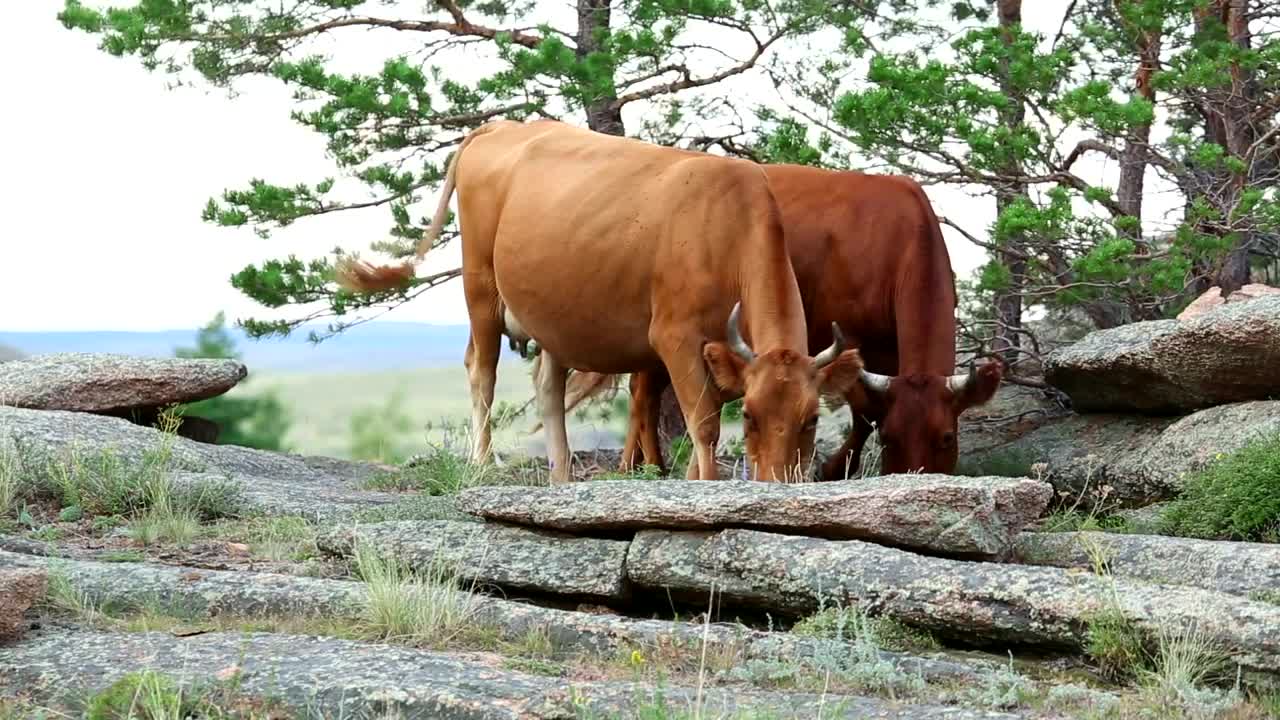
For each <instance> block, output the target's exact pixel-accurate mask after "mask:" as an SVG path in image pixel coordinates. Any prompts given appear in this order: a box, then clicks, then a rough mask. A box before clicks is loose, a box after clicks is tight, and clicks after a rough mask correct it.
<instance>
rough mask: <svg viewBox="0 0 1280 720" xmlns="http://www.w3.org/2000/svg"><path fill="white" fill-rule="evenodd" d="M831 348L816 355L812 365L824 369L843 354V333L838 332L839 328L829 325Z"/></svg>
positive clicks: (835, 325) (832, 324)
mask: <svg viewBox="0 0 1280 720" xmlns="http://www.w3.org/2000/svg"><path fill="white" fill-rule="evenodd" d="M831 338H832V339H831V347H829V348H827V349H826V350H823V351H822V352H820V353H818V356H817V357H815V358H814V359H813V364H814V365H815V366H816V367H818V368H824V367H826V366H827V365H830V364H831V363H832V362H834V361H835V359H836V358H837V357H840V353H842V352H844V333H842V332H840V326H839V325H837V324H836V323H834V322H833V323H831Z"/></svg>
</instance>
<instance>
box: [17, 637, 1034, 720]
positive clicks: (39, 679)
mask: <svg viewBox="0 0 1280 720" xmlns="http://www.w3.org/2000/svg"><path fill="white" fill-rule="evenodd" d="M147 669H151V670H156V671H160V672H164V673H166V674H167V675H169V676H170V677H173V678H175V679H176V680H178V681H181V682H185V683H187V684H189V685H206V686H207V685H211V684H214V683H216V682H218V681H223V682H225V681H226V680H228V679H234V680H235V683H236V689H237V691H238V692H239V693H241V694H242V695H246V696H249V697H253V698H271V699H273V700H276V701H277V702H283V703H284V704H285V705H286V706H288V707H289V708H291V709H293V710H294V711H295V712H298V713H299V714H300V715H303V714H305V716H307V717H316V716H319V717H398V718H404V719H405V720H419V719H420V720H428V719H430V720H454V719H456V720H490V719H494V720H567V719H569V718H578V717H583V716H584V713H585V714H586V716H588V717H610V716H615V714H617V713H621V714H622V716H624V717H634V716H635V715H636V713H637V711H638V710H640V709H641V708H644V707H645V706H651V703H652V702H653V699H654V697H655V693H654V689H653V688H649V687H645V686H643V685H639V684H635V683H609V682H581V683H566V682H565V681H564V680H563V679H560V678H551V677H543V676H536V675H526V674H522V673H517V672H511V671H507V670H502V669H499V667H498V663H497V659H496V658H486V657H484V656H480V657H476V656H466V657H464V656H459V655H452V654H447V653H435V652H427V651H424V650H416V649H412V648H406V647H397V646H390V645H381V644H375V643H361V642H353V641H349V640H337V639H331V638H322V637H303V636H291V635H272V634H262V633H252V634H239V633H207V634H202V635H195V636H191V637H186V638H175V637H173V636H171V635H168V634H163V633H138V634H115V633H103V632H72V631H64V630H46V631H43V632H41V633H40V634H38V635H34V636H32V637H30V638H28V639H27V640H25V641H23V642H22V643H20V644H18V645H14V646H10V647H0V691H8V692H17V691H18V690H22V691H23V692H24V694H26V695H29V696H31V697H33V699H35V700H36V701H39V702H46V703H56V702H63V701H65V700H67V699H74V698H75V697H76V696H80V697H83V695H84V693H86V692H94V691H98V690H101V689H104V688H106V687H107V686H109V685H110V684H111V683H113V682H115V681H116V680H118V679H119V678H121V677H122V676H124V675H125V674H127V673H131V672H138V671H141V670H147ZM661 695H662V697H663V698H664V700H665V703H666V705H667V707H668V708H669V710H668V712H675V711H686V710H688V709H689V708H692V707H694V703H695V699H696V698H697V697H698V695H697V692H696V691H695V690H694V689H692V688H682V687H671V688H663V690H662V692H661ZM701 698H702V706H701V708H702V711H703V716H705V717H717V718H719V717H733V713H741V715H740V717H772V718H780V719H781V718H805V719H806V720H808V719H809V718H814V717H819V711H820V709H821V717H823V718H884V719H888V718H924V719H925V720H931V719H933V718H947V719H948V720H968V719H970V718H974V719H976V718H1016V717H1034V715H1029V714H1013V713H994V712H989V711H970V710H965V709H963V708H957V707H944V706H937V705H911V704H907V703H902V702H897V703H895V702H892V701H888V700H882V699H876V698H866V697H856V696H842V695H825V696H819V695H814V694H801V693H796V694H789V693H772V692H743V691H740V690H737V689H736V688H735V689H729V690H720V689H715V688H712V689H704V690H703V691H702V694H701ZM650 712H652V711H650ZM748 713H754V714H751V715H748ZM664 716H665V715H664Z"/></svg>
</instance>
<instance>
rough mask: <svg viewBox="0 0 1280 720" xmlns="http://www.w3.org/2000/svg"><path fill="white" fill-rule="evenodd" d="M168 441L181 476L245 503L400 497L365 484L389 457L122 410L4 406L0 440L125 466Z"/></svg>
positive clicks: (34, 452)
mask: <svg viewBox="0 0 1280 720" xmlns="http://www.w3.org/2000/svg"><path fill="white" fill-rule="evenodd" d="M166 441H167V442H168V443H169V446H168V450H167V453H168V456H169V460H168V466H169V468H170V469H171V470H172V471H173V472H174V477H175V479H176V480H177V481H178V482H186V483H191V482H206V483H208V482H219V483H230V484H231V485H233V486H234V487H236V488H239V489H240V493H241V495H242V498H243V499H244V501H245V502H246V503H247V505H248V507H247V508H246V509H248V510H255V509H256V510H261V511H265V512H273V513H279V514H282V513H289V514H300V515H304V516H309V517H333V516H337V515H341V514H343V513H346V512H349V511H351V510H352V509H355V508H369V507H380V506H386V505H390V504H391V503H394V502H395V501H396V500H397V499H398V496H396V495H394V494H392V493H381V492H373V491H368V490H364V489H363V485H364V484H365V483H366V482H367V481H368V480H369V479H370V478H373V477H374V476H376V475H378V474H379V473H383V472H387V471H390V470H393V468H390V467H388V466H386V465H379V464H374V463H363V462H350V461H346V460H338V459H335V458H326V457H312V456H305V455H293V454H289V453H278V452H270V451H266V450H256V449H253V448H245V447H239V446H236V445H209V444H206V443H199V442H193V441H191V440H188V439H186V438H182V437H166V436H165V435H164V433H162V432H160V431H159V430H156V429H154V428H149V427H142V426H139V425H134V424H133V423H130V422H128V421H126V420H122V419H120V418H113V417H106V416H102V415H92V414H88V413H77V412H64V411H58V410H26V409H22V408H12V407H2V406H0V446H6V445H8V444H9V443H12V446H13V447H16V448H17V450H18V452H19V454H20V456H21V457H22V459H23V462H24V463H26V464H27V467H29V468H39V467H42V466H43V464H44V463H47V462H49V461H52V460H57V461H66V460H68V459H69V458H71V457H73V456H75V457H78V458H80V459H86V458H93V457H95V456H99V457H100V456H102V455H103V454H108V453H109V454H111V455H112V456H114V458H115V459H116V460H117V461H119V463H120V464H121V465H122V466H124V467H128V466H131V465H138V464H141V463H142V462H143V461H144V460H145V459H147V458H148V457H149V456H154V455H155V454H156V452H157V449H159V448H161V447H163V443H165V442H166Z"/></svg>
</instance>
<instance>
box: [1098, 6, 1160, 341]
mask: <svg viewBox="0 0 1280 720" xmlns="http://www.w3.org/2000/svg"><path fill="white" fill-rule="evenodd" d="M1129 2H1130V3H1136V2H1138V0H1129ZM1126 29H1127V30H1129V31H1130V32H1131V33H1134V37H1133V50H1134V53H1135V55H1136V59H1137V69H1136V70H1135V71H1134V77H1133V85H1134V90H1135V91H1136V92H1137V93H1138V95H1139V96H1140V97H1142V98H1143V99H1144V100H1146V101H1147V102H1149V103H1152V104H1153V105H1154V103H1155V101H1156V89H1155V85H1153V84H1152V78H1153V76H1154V75H1155V72H1156V70H1157V69H1158V68H1159V66H1160V49H1161V44H1162V41H1163V37H1162V36H1161V34H1160V33H1158V32H1145V31H1143V30H1142V29H1141V28H1134V27H1130V28H1126ZM1150 143H1151V124H1150V123H1146V124H1143V125H1138V126H1135V127H1132V128H1130V129H1129V132H1128V133H1127V136H1126V138H1125V145H1124V148H1123V149H1122V150H1121V152H1120V185H1119V187H1118V188H1117V189H1116V200H1117V203H1118V204H1119V205H1120V210H1121V211H1122V212H1123V213H1124V214H1125V215H1126V216H1128V217H1129V218H1132V222H1133V225H1132V227H1130V228H1128V229H1126V230H1122V232H1123V233H1124V234H1125V235H1127V236H1128V237H1129V238H1130V239H1131V240H1133V243H1134V252H1135V254H1136V255H1147V254H1149V248H1148V246H1147V244H1146V241H1145V239H1144V237H1143V232H1142V229H1143V226H1142V199H1143V192H1144V191H1145V189H1146V177H1147V166H1148V164H1149V163H1150V160H1149V157H1150V152H1149V150H1148V147H1149V145H1150ZM1135 299H1140V298H1135ZM1106 305H1107V307H1103V308H1091V309H1090V312H1089V314H1090V316H1091V317H1093V319H1094V322H1095V323H1096V324H1097V325H1098V327H1099V328H1108V327H1116V326H1118V325H1123V324H1124V323H1126V322H1133V321H1136V320H1154V319H1156V318H1157V317H1158V316H1159V313H1158V312H1155V311H1154V310H1153V309H1145V308H1143V307H1142V305H1141V304H1140V303H1138V302H1130V303H1118V302H1108V303H1106Z"/></svg>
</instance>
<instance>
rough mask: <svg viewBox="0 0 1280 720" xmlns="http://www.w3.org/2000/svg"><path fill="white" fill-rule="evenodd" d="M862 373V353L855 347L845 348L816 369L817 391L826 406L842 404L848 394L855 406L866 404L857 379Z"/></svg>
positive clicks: (863, 391)
mask: <svg viewBox="0 0 1280 720" xmlns="http://www.w3.org/2000/svg"><path fill="white" fill-rule="evenodd" d="M861 373H862V355H860V354H859V353H858V351H857V350H856V349H851V350H845V351H844V352H842V353H840V354H839V355H838V356H836V359H835V360H833V361H831V364H829V365H827V366H826V367H824V368H822V369H821V370H819V371H818V393H819V394H821V395H822V397H823V399H824V400H826V402H827V406H828V407H832V408H835V407H839V406H840V405H843V404H844V403H845V402H846V401H848V398H849V396H850V395H852V396H854V397H853V403H852V404H853V405H854V406H855V407H859V406H863V405H866V398H865V397H863V395H864V394H865V392H866V391H865V390H864V389H863V387H862V383H861V381H860V379H859V375H860V374H861Z"/></svg>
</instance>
